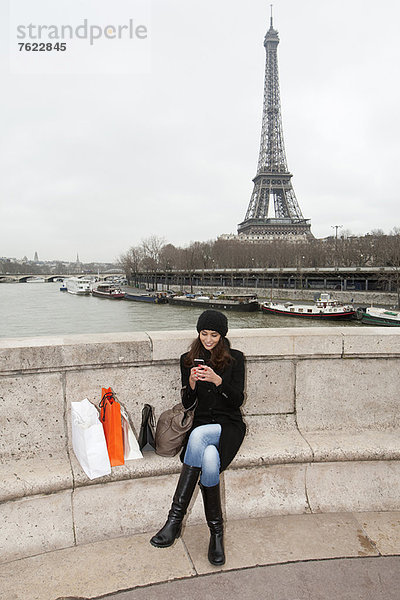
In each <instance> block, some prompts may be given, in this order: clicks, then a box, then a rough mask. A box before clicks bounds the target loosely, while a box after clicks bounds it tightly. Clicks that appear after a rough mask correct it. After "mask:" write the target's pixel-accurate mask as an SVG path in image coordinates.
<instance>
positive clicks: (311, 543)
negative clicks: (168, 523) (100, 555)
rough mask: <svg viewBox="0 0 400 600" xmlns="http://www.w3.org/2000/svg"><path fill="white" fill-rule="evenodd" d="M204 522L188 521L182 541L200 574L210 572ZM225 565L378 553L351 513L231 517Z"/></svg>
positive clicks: (237, 567) (213, 568)
mask: <svg viewBox="0 0 400 600" xmlns="http://www.w3.org/2000/svg"><path fill="white" fill-rule="evenodd" d="M208 539H209V534H208V528H207V526H206V525H197V526H193V527H190V528H189V529H188V531H187V532H186V534H185V536H184V542H185V544H186V547H187V549H188V552H189V554H190V557H191V559H192V561H193V564H194V566H195V569H196V572H197V573H199V574H205V573H212V572H215V571H218V570H221V569H220V568H217V567H213V566H212V565H211V564H210V563H209V562H208V559H207V548H208ZM226 548H227V560H226V563H225V565H224V567H222V569H223V570H224V571H227V570H230V569H240V568H243V567H250V566H254V565H265V564H274V563H283V562H288V561H298V560H311V559H322V558H337V557H343V556H377V555H378V552H377V550H376V548H374V546H373V545H372V544H371V543H370V542H369V540H368V538H366V536H365V535H364V533H363V531H362V529H361V526H360V525H359V523H358V522H357V521H356V519H355V518H354V516H353V515H352V514H323V515H322V514H319V515H315V514H304V515H286V516H276V517H267V518H264V519H247V520H245V521H232V522H230V523H228V525H227V527H226Z"/></svg>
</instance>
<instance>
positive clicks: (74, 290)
mask: <svg viewBox="0 0 400 600" xmlns="http://www.w3.org/2000/svg"><path fill="white" fill-rule="evenodd" d="M65 283H66V286H67V292H69V293H70V294H75V295H78V296H88V295H89V294H90V289H91V288H90V286H91V283H92V282H91V281H90V279H81V278H80V277H70V278H69V279H67V280H66V282H65Z"/></svg>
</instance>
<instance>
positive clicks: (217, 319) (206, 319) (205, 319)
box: [197, 309, 228, 337]
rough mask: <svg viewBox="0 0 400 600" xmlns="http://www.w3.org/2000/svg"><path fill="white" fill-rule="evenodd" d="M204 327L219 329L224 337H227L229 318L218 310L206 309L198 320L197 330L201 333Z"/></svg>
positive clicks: (213, 329) (211, 329)
mask: <svg viewBox="0 0 400 600" xmlns="http://www.w3.org/2000/svg"><path fill="white" fill-rule="evenodd" d="M203 329H209V330H210V331H217V332H218V333H220V334H221V335H222V337H225V336H226V334H227V333H228V319H227V318H226V316H225V315H224V314H222V313H221V312H219V311H218V310H212V309H209V310H205V311H204V312H203V313H201V315H200V316H199V320H198V321H197V331H198V332H199V333H200V331H203Z"/></svg>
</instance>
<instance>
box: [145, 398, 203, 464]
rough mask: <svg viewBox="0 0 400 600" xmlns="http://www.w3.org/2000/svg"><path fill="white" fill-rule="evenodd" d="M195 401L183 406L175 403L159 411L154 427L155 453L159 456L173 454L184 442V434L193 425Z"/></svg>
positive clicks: (176, 452)
mask: <svg viewBox="0 0 400 600" xmlns="http://www.w3.org/2000/svg"><path fill="white" fill-rule="evenodd" d="M196 406H197V399H196V402H195V403H194V404H193V405H192V406H190V408H185V407H184V406H183V404H175V406H173V407H172V408H169V409H168V410H166V411H164V412H163V413H161V415H160V418H159V419H158V422H157V428H156V438H155V440H156V453H157V454H159V455H160V456H175V455H176V454H178V452H179V451H180V450H181V448H182V446H183V444H184V443H185V439H186V435H187V433H188V431H190V429H191V427H192V425H193V419H194V410H195V408H196Z"/></svg>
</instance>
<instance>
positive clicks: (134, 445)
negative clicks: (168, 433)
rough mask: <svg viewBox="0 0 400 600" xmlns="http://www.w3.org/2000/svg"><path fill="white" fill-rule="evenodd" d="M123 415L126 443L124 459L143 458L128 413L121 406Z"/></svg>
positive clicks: (123, 434)
mask: <svg viewBox="0 0 400 600" xmlns="http://www.w3.org/2000/svg"><path fill="white" fill-rule="evenodd" d="M121 417H122V441H123V443H124V459H125V460H135V459H137V458H143V454H142V453H141V451H140V448H139V444H138V442H137V439H136V438H135V436H134V434H133V431H132V427H131V425H130V423H129V420H128V415H127V414H126V412H125V410H124V409H123V407H122V406H121Z"/></svg>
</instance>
